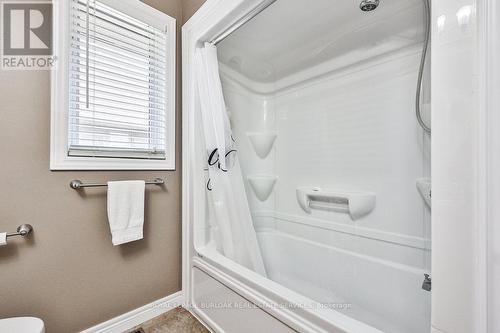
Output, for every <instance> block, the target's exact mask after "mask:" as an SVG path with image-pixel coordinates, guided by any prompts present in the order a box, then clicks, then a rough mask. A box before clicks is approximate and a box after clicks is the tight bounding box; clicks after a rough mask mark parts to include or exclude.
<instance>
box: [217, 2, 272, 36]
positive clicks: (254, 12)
mask: <svg viewBox="0 0 500 333" xmlns="http://www.w3.org/2000/svg"><path fill="white" fill-rule="evenodd" d="M276 1H278V0H266V1H264V2H262V3H261V4H260V5H259V6H257V7H255V8H254V9H253V10H252V11H250V12H249V13H248V14H246V15H245V16H243V17H242V18H240V19H239V20H238V21H236V22H234V23H233V24H231V25H230V26H229V28H227V29H226V30H224V31H222V32H221V33H219V34H218V35H216V36H215V37H214V38H213V39H212V41H211V43H212V44H214V45H217V44H219V43H220V42H222V41H223V40H224V39H226V37H228V36H229V35H231V34H232V33H233V32H235V31H236V30H238V29H239V28H240V27H241V26H242V25H244V24H245V23H247V22H248V21H250V20H251V19H253V18H254V17H255V16H257V15H259V14H260V13H261V12H262V11H264V10H265V9H266V8H267V7H269V6H271V5H272V4H273V3H275V2H276Z"/></svg>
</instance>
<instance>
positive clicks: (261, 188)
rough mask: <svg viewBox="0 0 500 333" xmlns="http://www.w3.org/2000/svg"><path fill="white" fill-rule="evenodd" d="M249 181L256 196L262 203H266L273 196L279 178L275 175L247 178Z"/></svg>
mask: <svg viewBox="0 0 500 333" xmlns="http://www.w3.org/2000/svg"><path fill="white" fill-rule="evenodd" d="M247 179H248V183H250V186H251V187H252V190H253V192H254V193H255V196H256V197H257V198H258V199H259V200H260V201H266V200H267V199H268V198H269V196H270V195H271V193H272V191H273V189H274V185H275V184H276V181H277V180H278V177H277V176H273V175H253V176H247Z"/></svg>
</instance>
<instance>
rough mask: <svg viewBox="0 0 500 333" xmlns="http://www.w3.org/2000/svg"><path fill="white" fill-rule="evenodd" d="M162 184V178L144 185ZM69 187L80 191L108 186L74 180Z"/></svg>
mask: <svg viewBox="0 0 500 333" xmlns="http://www.w3.org/2000/svg"><path fill="white" fill-rule="evenodd" d="M163 184H165V180H163V179H162V178H155V179H153V181H150V182H146V185H163ZM69 186H70V187H71V188H72V189H74V190H78V189H81V188H83V187H104V186H108V184H104V183H85V184H84V183H83V182H82V181H81V180H78V179H75V180H72V181H71V182H70V183H69Z"/></svg>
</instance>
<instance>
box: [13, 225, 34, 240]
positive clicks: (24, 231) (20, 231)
mask: <svg viewBox="0 0 500 333" xmlns="http://www.w3.org/2000/svg"><path fill="white" fill-rule="evenodd" d="M32 231H33V227H32V226H31V224H21V225H20V226H19V227H17V230H16V232H10V233H8V234H7V238H9V237H14V236H22V237H26V236H28V235H29V234H30V233H31V232H32Z"/></svg>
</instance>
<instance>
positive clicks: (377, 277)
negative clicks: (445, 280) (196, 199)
mask: <svg viewBox="0 0 500 333" xmlns="http://www.w3.org/2000/svg"><path fill="white" fill-rule="evenodd" d="M310 229H311V232H309V233H308V234H307V236H308V238H307V239H306V238H304V237H299V236H297V235H293V234H290V233H287V232H283V231H279V230H276V229H270V228H257V235H258V239H259V243H260V246H261V250H262V255H263V259H264V264H265V266H266V271H267V275H268V276H267V278H264V277H262V276H260V275H258V274H256V273H255V272H253V271H250V270H248V269H246V268H244V267H242V266H240V265H238V264H236V263H234V262H233V261H231V260H229V259H227V258H226V257H224V256H222V255H221V254H220V253H218V252H217V251H216V250H214V249H213V248H210V247H204V248H201V249H199V250H198V257H197V258H195V259H194V260H193V268H194V270H193V281H194V282H193V283H194V286H195V287H194V288H193V291H194V293H193V295H192V299H193V310H194V311H193V312H194V314H195V315H197V316H198V318H199V319H200V320H202V321H203V322H205V323H206V324H208V326H209V327H211V328H212V329H213V330H214V331H216V332H228V333H229V332H235V329H236V328H237V331H238V332H249V333H250V332H257V331H262V328H263V327H267V328H270V327H272V328H273V329H272V332H294V331H298V332H329V333H334V332H350V333H381V332H386V333H424V332H429V331H430V322H429V318H430V313H429V312H428V311H430V293H428V292H426V291H424V290H422V289H421V284H422V277H423V273H424V270H423V269H420V268H416V267H412V266H406V265H403V264H401V263H397V262H394V261H391V260H385V259H380V258H379V257H372V256H369V255H366V254H360V253H356V252H355V251H351V250H346V249H343V248H337V247H333V246H329V245H327V244H324V243H321V242H320V241H312V240H311V238H313V237H314V233H313V232H312V231H313V228H310ZM320 232H321V233H322V234H325V233H328V231H325V230H323V231H320ZM352 242H354V243H356V239H355V238H353V240H352ZM395 246H396V245H395ZM319 267H320V268H321V269H318V268H319ZM227 304H230V306H226V305H227ZM235 304H237V309H235V307H234V305H235ZM242 304H243V305H242ZM231 310H233V311H231ZM236 310H237V311H236ZM241 321H244V322H245V325H248V326H245V327H244V328H243V327H241ZM256 323H259V325H261V326H254V325H253V324H256ZM262 325H263V326H262ZM265 331H269V330H268V329H266V330H265Z"/></svg>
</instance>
